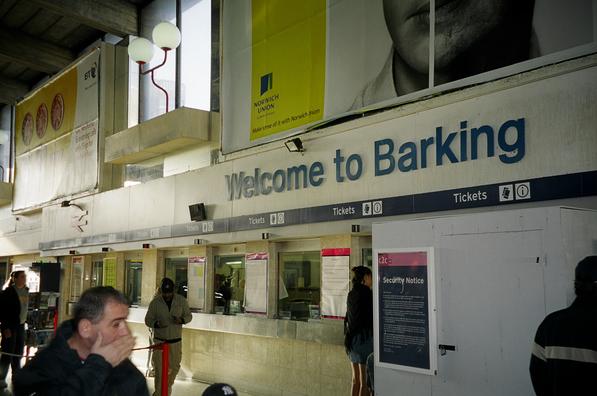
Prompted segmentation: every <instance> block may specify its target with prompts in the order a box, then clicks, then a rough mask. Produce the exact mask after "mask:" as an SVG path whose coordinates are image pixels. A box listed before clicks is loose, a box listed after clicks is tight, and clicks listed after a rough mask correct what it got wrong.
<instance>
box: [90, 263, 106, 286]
mask: <svg viewBox="0 0 597 396" xmlns="http://www.w3.org/2000/svg"><path fill="white" fill-rule="evenodd" d="M103 285H104V260H102V259H99V260H94V261H93V262H92V263H91V287H95V286H103Z"/></svg>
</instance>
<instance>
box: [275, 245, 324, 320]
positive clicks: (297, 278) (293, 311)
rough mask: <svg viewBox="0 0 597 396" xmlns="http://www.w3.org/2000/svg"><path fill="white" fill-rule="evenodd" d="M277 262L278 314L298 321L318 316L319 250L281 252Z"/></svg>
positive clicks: (319, 287) (319, 293) (319, 288)
mask: <svg viewBox="0 0 597 396" xmlns="http://www.w3.org/2000/svg"><path fill="white" fill-rule="evenodd" d="M278 263H279V264H278V265H279V273H280V277H279V280H278V282H279V285H278V317H279V318H280V319H291V320H301V321H307V320H309V319H319V313H320V311H319V305H320V300H321V276H320V274H321V256H320V252H319V251H306V252H285V253H280V254H279V256H278Z"/></svg>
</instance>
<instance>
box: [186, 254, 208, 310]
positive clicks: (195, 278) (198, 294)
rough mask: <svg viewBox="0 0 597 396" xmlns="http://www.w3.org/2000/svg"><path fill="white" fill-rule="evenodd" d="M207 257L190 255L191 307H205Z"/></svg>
mask: <svg viewBox="0 0 597 396" xmlns="http://www.w3.org/2000/svg"><path fill="white" fill-rule="evenodd" d="M206 261H207V260H206V258H205V257H197V256H195V257H189V262H188V266H189V267H188V272H187V273H188V274H189V279H188V281H189V289H188V299H189V307H191V308H196V309H201V310H203V309H205V263H206Z"/></svg>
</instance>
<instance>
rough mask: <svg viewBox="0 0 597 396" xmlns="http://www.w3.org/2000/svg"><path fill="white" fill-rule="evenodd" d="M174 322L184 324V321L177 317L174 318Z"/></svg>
mask: <svg viewBox="0 0 597 396" xmlns="http://www.w3.org/2000/svg"><path fill="white" fill-rule="evenodd" d="M172 321H173V322H174V323H176V324H179V325H181V324H184V321H183V320H182V318H177V317H176V316H173V317H172Z"/></svg>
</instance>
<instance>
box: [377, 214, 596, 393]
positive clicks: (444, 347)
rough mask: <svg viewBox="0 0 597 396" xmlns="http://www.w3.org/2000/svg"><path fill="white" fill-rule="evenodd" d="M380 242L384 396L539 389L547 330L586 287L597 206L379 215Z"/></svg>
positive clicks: (379, 356)
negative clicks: (536, 349)
mask: <svg viewBox="0 0 597 396" xmlns="http://www.w3.org/2000/svg"><path fill="white" fill-rule="evenodd" d="M373 249H374V279H376V280H377V282H376V283H374V312H375V317H374V326H375V327H374V342H375V394H376V396H398V395H409V396H418V395H422V396H423V395H424V396H431V395H442V396H451V395H454V396H478V395H484V396H490V395H495V396H498V395H499V396H502V395H510V396H514V395H520V396H528V395H532V394H534V393H533V390H532V385H531V381H530V377H529V370H528V367H529V361H530V356H531V345H532V341H533V337H534V335H535V331H536V329H537V326H538V325H539V323H540V322H541V320H543V318H544V317H545V315H546V314H548V313H550V312H552V311H555V310H558V309H562V308H564V307H566V306H568V305H569V304H570V303H571V302H572V300H573V299H574V290H573V279H574V268H575V266H576V264H577V263H578V261H580V260H581V259H582V258H583V257H585V256H588V255H595V254H597V211H591V210H583V209H573V208H564V207H545V208H532V209H521V210H512V211H495V212H486V213H477V214H466V215H456V216H448V217H437V218H428V219H419V220H405V221H393V222H387V223H381V224H374V226H373ZM416 257H419V258H416ZM409 260H410V261H409ZM388 262H390V263H388Z"/></svg>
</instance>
